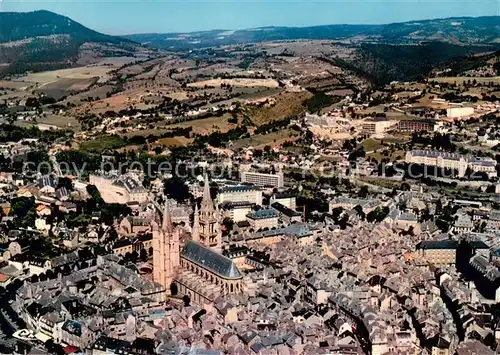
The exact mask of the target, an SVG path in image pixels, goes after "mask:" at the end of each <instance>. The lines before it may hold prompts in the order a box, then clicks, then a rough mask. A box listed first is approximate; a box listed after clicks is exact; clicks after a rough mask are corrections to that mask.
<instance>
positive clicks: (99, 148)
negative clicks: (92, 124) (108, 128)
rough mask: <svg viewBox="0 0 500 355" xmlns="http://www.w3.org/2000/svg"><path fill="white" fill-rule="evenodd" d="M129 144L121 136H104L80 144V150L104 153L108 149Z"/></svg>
mask: <svg viewBox="0 0 500 355" xmlns="http://www.w3.org/2000/svg"><path fill="white" fill-rule="evenodd" d="M126 144H127V143H126V142H125V141H124V140H123V138H121V137H119V136H102V137H99V138H96V139H92V140H89V141H85V142H82V143H80V149H82V150H89V151H96V152H103V151H105V150H107V149H117V148H121V147H124V146H125V145H126Z"/></svg>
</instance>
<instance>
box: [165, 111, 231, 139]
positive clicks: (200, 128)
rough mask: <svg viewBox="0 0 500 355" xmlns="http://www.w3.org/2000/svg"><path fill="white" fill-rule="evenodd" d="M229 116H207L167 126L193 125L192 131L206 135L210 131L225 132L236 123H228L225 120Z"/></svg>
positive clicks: (183, 126)
mask: <svg viewBox="0 0 500 355" xmlns="http://www.w3.org/2000/svg"><path fill="white" fill-rule="evenodd" d="M229 118H231V115H229V114H226V115H223V116H221V117H209V118H202V119H199V120H191V121H185V122H181V123H176V124H173V125H171V126H169V127H172V128H175V127H181V128H186V127H193V132H194V133H196V134H201V135H207V134H210V133H213V132H215V131H219V132H227V131H229V130H230V129H232V128H235V127H236V125H235V124H232V123H229V122H228V121H227V120H228V119H229Z"/></svg>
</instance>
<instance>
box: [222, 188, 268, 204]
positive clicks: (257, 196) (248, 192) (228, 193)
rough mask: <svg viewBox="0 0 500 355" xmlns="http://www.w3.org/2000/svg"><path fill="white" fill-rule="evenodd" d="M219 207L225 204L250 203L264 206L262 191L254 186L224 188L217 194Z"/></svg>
mask: <svg viewBox="0 0 500 355" xmlns="http://www.w3.org/2000/svg"><path fill="white" fill-rule="evenodd" d="M216 202H217V204H218V205H220V204H222V203H224V202H250V203H255V204H256V205H262V190H261V189H259V188H256V187H253V186H245V185H239V186H230V187H224V188H222V189H221V190H220V191H219V193H218V194H217V198H216Z"/></svg>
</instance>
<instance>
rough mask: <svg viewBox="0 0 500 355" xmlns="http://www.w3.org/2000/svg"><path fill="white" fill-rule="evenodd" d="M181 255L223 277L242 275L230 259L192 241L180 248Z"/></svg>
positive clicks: (233, 277)
mask: <svg viewBox="0 0 500 355" xmlns="http://www.w3.org/2000/svg"><path fill="white" fill-rule="evenodd" d="M182 256H183V257H184V258H186V259H187V260H189V261H191V262H193V263H195V264H198V265H199V266H201V267H203V268H205V269H207V270H209V271H212V272H214V273H215V274H217V275H219V276H222V277H224V278H231V279H238V278H241V277H243V276H242V275H241V273H240V271H239V270H238V268H237V267H236V265H235V264H234V263H233V261H232V260H231V259H229V258H227V257H225V256H224V255H221V254H218V253H216V252H215V251H213V250H212V249H210V248H207V247H205V246H203V245H201V244H198V243H196V242H194V241H189V242H187V244H186V245H185V246H184V248H183V249H182Z"/></svg>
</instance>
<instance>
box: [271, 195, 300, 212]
mask: <svg viewBox="0 0 500 355" xmlns="http://www.w3.org/2000/svg"><path fill="white" fill-rule="evenodd" d="M275 202H278V203H281V204H282V205H283V206H286V207H288V208H291V209H292V210H296V209H297V198H296V197H295V195H292V194H286V193H276V194H273V196H271V200H270V201H269V204H270V205H272V204H273V203H275Z"/></svg>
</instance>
